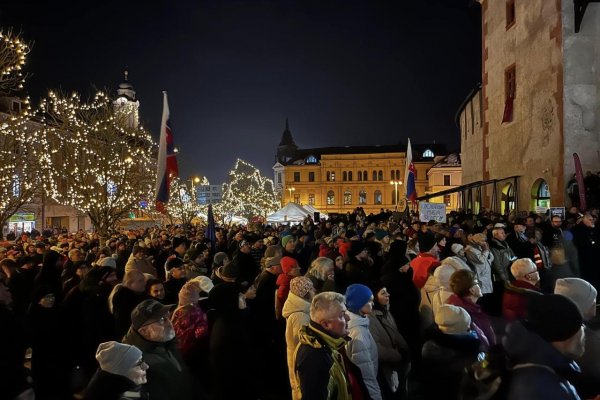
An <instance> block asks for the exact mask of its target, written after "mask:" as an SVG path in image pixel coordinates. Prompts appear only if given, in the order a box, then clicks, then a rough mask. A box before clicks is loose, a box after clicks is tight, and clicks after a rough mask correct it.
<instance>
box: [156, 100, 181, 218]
mask: <svg viewBox="0 0 600 400" xmlns="http://www.w3.org/2000/svg"><path fill="white" fill-rule="evenodd" d="M175 156H176V153H175V143H174V141H173V132H171V122H170V121H169V103H168V102H167V92H163V113H162V122H161V124H160V139H159V147H158V170H157V174H156V188H155V190H156V209H157V210H158V211H160V212H164V211H165V205H166V204H167V203H168V202H169V191H170V189H171V181H172V179H173V178H175V177H177V176H179V168H178V167H177V158H176V157H175Z"/></svg>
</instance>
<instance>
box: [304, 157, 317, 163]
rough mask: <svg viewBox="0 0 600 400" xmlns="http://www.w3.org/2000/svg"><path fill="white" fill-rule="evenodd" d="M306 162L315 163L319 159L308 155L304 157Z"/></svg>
mask: <svg viewBox="0 0 600 400" xmlns="http://www.w3.org/2000/svg"><path fill="white" fill-rule="evenodd" d="M305 162H306V163H307V164H317V163H318V162H319V161H318V160H317V157H315V156H308V157H306V161H305Z"/></svg>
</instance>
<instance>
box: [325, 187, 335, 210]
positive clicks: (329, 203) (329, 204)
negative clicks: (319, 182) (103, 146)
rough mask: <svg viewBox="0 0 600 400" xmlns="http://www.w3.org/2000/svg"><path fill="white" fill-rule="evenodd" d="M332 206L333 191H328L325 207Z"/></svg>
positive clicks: (333, 199) (333, 200)
mask: <svg viewBox="0 0 600 400" xmlns="http://www.w3.org/2000/svg"><path fill="white" fill-rule="evenodd" d="M333 204H335V194H334V193H333V190H330V191H329V192H327V205H328V206H331V205H333Z"/></svg>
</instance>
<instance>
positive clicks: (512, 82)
mask: <svg viewBox="0 0 600 400" xmlns="http://www.w3.org/2000/svg"><path fill="white" fill-rule="evenodd" d="M516 97H517V69H516V65H515V64H513V65H511V66H510V67H508V68H506V69H505V70H504V113H503V114H502V123H505V122H511V121H512V120H513V105H514V104H513V103H514V100H515V98H516Z"/></svg>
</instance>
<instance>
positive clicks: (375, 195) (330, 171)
mask: <svg viewBox="0 0 600 400" xmlns="http://www.w3.org/2000/svg"><path fill="white" fill-rule="evenodd" d="M443 151H444V146H442V145H439V144H438V145H436V144H432V145H413V146H412V153H413V163H414V164H415V168H416V170H417V176H416V190H417V194H424V193H425V190H426V187H427V186H428V180H427V172H428V170H429V168H431V167H432V166H433V164H434V159H435V158H436V157H435V156H436V153H441V152H443ZM405 168H406V145H386V146H346V147H322V148H313V149H298V147H297V146H296V144H295V143H294V141H293V139H292V135H291V132H290V130H289V126H288V124H287V122H286V129H285V131H284V132H283V137H282V140H281V143H280V144H279V146H278V148H277V162H276V163H275V165H274V166H273V171H274V182H275V189H276V191H277V193H278V195H279V196H280V199H281V204H282V205H285V204H287V203H289V202H295V203H298V204H301V205H306V204H310V205H312V206H313V207H315V208H316V209H317V210H319V211H322V212H324V213H327V214H330V213H346V212H352V210H354V209H355V208H357V207H362V208H363V209H364V210H365V212H366V213H367V215H368V214H369V213H378V212H380V211H381V209H389V210H393V209H395V208H396V204H398V208H399V209H402V210H403V209H404V204H405V203H404V201H405V200H404V199H405V197H406V196H405V194H406V188H405V186H404V174H405ZM396 190H397V192H396ZM396 193H397V195H396ZM396 200H397V201H396Z"/></svg>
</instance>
